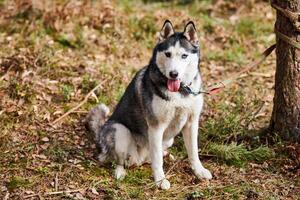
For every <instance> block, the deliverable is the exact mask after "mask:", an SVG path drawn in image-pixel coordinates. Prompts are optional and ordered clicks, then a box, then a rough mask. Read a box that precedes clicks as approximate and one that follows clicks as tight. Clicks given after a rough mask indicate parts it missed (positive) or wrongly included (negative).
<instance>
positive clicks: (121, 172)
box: [115, 165, 126, 180]
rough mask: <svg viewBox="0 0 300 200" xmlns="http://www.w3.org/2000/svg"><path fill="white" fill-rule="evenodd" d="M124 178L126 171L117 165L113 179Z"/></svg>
mask: <svg viewBox="0 0 300 200" xmlns="http://www.w3.org/2000/svg"><path fill="white" fill-rule="evenodd" d="M125 176H126V170H125V169H124V167H123V166H120V165H118V166H117V167H116V169H115V178H116V179H118V180H122V179H124V178H125Z"/></svg>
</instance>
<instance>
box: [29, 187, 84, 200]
mask: <svg viewBox="0 0 300 200" xmlns="http://www.w3.org/2000/svg"><path fill="white" fill-rule="evenodd" d="M82 190H84V189H77V190H63V191H56V192H46V193H44V194H43V196H50V195H57V194H70V193H75V192H81V191H82ZM36 196H41V194H40V193H37V194H31V195H27V196H24V199H28V198H31V197H36Z"/></svg>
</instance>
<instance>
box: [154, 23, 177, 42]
mask: <svg viewBox="0 0 300 200" xmlns="http://www.w3.org/2000/svg"><path fill="white" fill-rule="evenodd" d="M173 34H174V28H173V25H172V23H171V22H170V21H169V20H166V21H165V23H164V25H163V27H162V29H161V31H160V35H159V38H158V41H159V42H162V41H164V40H165V39H167V38H168V37H170V36H171V35H173Z"/></svg>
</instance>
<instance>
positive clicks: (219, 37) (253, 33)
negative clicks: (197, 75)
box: [0, 0, 300, 199]
mask: <svg viewBox="0 0 300 200" xmlns="http://www.w3.org/2000/svg"><path fill="white" fill-rule="evenodd" d="M167 18H168V19H170V20H171V21H172V22H173V23H174V24H175V28H177V29H178V30H181V29H182V28H183V25H184V23H185V22H187V21H188V20H190V19H192V20H194V21H195V24H196V25H197V27H198V31H199V35H200V41H201V50H202V53H201V54H202V64H201V66H200V67H201V71H202V74H203V77H204V79H205V82H206V84H207V85H209V84H211V83H215V82H216V81H218V80H222V79H224V78H225V77H229V76H230V75H231V74H232V73H234V72H235V71H237V70H239V69H240V68H242V67H243V66H244V64H245V63H248V62H250V61H251V60H253V59H255V58H256V57H257V56H258V54H259V52H262V51H263V50H264V48H266V47H267V46H268V45H270V44H272V43H273V42H274V38H275V36H274V34H273V33H272V29H273V28H272V27H273V23H274V20H275V14H274V12H273V11H272V10H271V7H270V6H269V4H268V3H267V2H265V1H253V0H251V1H247V2H246V3H245V2H242V1H223V0H216V1H212V0H204V1H172V2H165V1H155V2H152V1H139V0H137V1H129V0H126V1H116V2H111V1H104V0H103V1H73V0H71V1H66V0H64V1H59V0H56V1H50V0H48V1H47V0H43V1H37V0H22V1H9V0H0V45H1V50H0V67H1V68H0V77H1V78H0V125H1V131H0V197H7V198H9V199H23V198H25V197H26V196H28V195H32V194H39V196H34V197H31V198H30V199H38V198H40V199H43V198H45V199H84V198H86V199H184V198H186V199H297V198H298V199H300V198H299V193H300V189H299V187H300V180H299V174H300V172H299V164H300V161H299V158H298V157H299V149H300V147H299V146H297V145H288V144H285V143H284V142H282V141H281V140H280V139H278V138H276V137H273V141H272V146H271V145H270V144H269V140H267V139H265V138H264V137H261V136H260V135H258V134H257V132H258V131H257V130H260V129H261V128H263V127H266V126H267V125H268V121H269V118H270V115H271V109H272V98H273V85H274V82H273V78H274V66H275V56H274V55H272V56H271V57H270V58H268V59H267V61H266V62H264V64H263V65H261V66H259V67H258V68H257V69H256V70H255V72H254V71H253V72H251V73H250V74H249V75H248V76H245V77H243V78H242V79H240V80H238V81H237V82H236V83H235V84H233V85H231V87H229V88H227V89H225V90H224V91H223V92H221V93H220V94H218V95H215V96H208V97H206V106H205V111H204V113H203V116H202V120H201V130H200V134H201V136H200V137H201V140H200V141H201V142H200V146H201V147H202V148H201V149H202V152H201V157H202V160H204V165H205V166H206V167H207V168H209V169H210V170H211V171H212V172H213V175H214V179H213V180H212V181H210V182H206V181H202V180H198V179H196V178H195V177H194V176H193V174H192V172H191V169H190V168H189V165H188V163H187V160H186V159H184V158H185V156H186V153H185V150H184V148H183V145H182V139H181V138H180V137H178V138H177V142H176V144H175V146H174V147H173V148H172V150H171V151H172V152H173V154H174V155H175V156H176V157H177V159H178V160H179V162H177V161H175V162H174V161H171V160H167V161H166V162H165V171H168V170H170V169H171V170H170V172H169V173H168V176H169V178H170V181H171V184H172V187H171V189H170V190H169V191H160V190H157V189H156V188H155V187H154V185H153V183H152V176H151V170H150V167H149V166H148V165H144V166H142V167H139V168H134V169H131V170H130V171H129V175H128V176H127V177H126V179H125V180H124V181H121V182H118V181H115V180H114V179H113V178H112V176H111V174H112V173H111V172H112V169H113V165H107V166H99V165H98V163H97V162H96V161H95V160H94V158H93V154H94V152H95V149H94V147H93V145H92V144H91V143H90V142H89V141H88V139H87V137H86V134H85V130H84V128H83V126H82V123H81V121H82V119H83V118H84V116H85V113H86V112H87V111H88V110H89V109H90V108H91V107H92V106H95V105H96V104H97V103H98V102H104V103H106V104H108V105H109V107H110V108H113V107H114V106H115V105H116V103H117V101H118V100H119V99H120V97H121V95H122V93H123V92H124V89H125V88H126V85H127V84H128V83H129V81H130V80H131V78H132V76H133V75H134V73H135V72H136V71H137V70H138V69H140V68H141V67H142V66H144V65H146V64H147V63H148V61H149V58H150V56H151V49H152V47H153V46H154V44H155V42H156V36H157V31H158V30H159V29H160V27H161V25H162V23H163V21H164V20H165V19H167ZM102 81H105V84H104V86H103V88H101V89H99V90H97V91H96V97H94V98H92V97H91V98H89V100H88V102H87V103H85V104H84V105H83V106H82V107H81V108H80V109H79V110H77V112H75V113H72V114H71V115H69V116H68V117H66V118H65V119H64V120H63V121H62V123H61V124H59V125H58V126H56V127H52V126H50V123H51V122H53V121H54V120H55V119H57V118H58V117H59V116H61V115H62V114H63V113H65V112H66V111H68V110H69V109H70V108H72V107H74V106H76V105H77V104H78V103H79V102H80V101H82V100H83V99H84V97H85V95H86V94H88V92H89V91H90V90H91V89H92V88H94V87H95V86H96V85H97V84H98V83H100V82H102ZM235 144H238V145H236V146H234V145H235ZM218 145H219V146H218ZM239 145H241V146H239ZM262 145H263V146H264V147H261V146H262ZM213 147H214V148H213ZM220 147H222V148H223V147H224V149H225V150H222V151H221V150H220ZM229 147H230V148H229ZM241 147H242V148H241ZM216 148H217V151H216ZM259 148H265V149H267V150H266V151H264V152H271V154H272V155H273V154H275V156H274V155H273V156H268V157H265V159H261V160H259V162H257V159H256V157H254V158H253V155H258V154H257V152H258V150H257V149H259ZM236 152H238V153H236ZM253 152H254V153H253ZM241 153H242V154H241ZM255 153H256V154H255ZM237 154H238V155H242V156H240V157H238V159H235V158H236V157H235V156H236V155H237ZM228 155H230V156H232V157H230V158H234V159H233V160H232V159H230V160H229V162H228V160H226V158H228ZM243 155H248V156H249V159H243V158H242V157H243ZM261 155H264V154H263V153H262V152H259V156H258V157H259V158H261V157H264V156H261ZM266 155H267V154H266ZM268 155H269V154H268ZM232 161H233V162H232ZM78 189H80V192H74V193H64V194H48V195H47V193H51V192H55V191H68V190H78Z"/></svg>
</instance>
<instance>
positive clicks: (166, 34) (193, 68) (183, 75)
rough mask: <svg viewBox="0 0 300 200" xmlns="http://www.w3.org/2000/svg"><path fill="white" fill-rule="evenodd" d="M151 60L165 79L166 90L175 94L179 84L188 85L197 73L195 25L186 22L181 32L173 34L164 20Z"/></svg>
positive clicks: (198, 58) (197, 48)
mask: <svg viewBox="0 0 300 200" xmlns="http://www.w3.org/2000/svg"><path fill="white" fill-rule="evenodd" d="M153 59H154V60H155V62H156V65H157V66H158V68H159V70H160V71H161V72H162V74H163V75H164V76H165V77H167V79H168V81H167V88H168V90H169V91H171V92H177V91H178V90H179V88H180V83H181V82H183V84H190V83H191V82H192V81H193V79H194V78H195V77H196V75H197V73H198V72H199V69H198V64H199V61H200V55H199V44H198V37H197V32H196V29H195V25H194V23H193V22H192V21H190V22H188V23H187V24H186V26H185V28H184V31H183V32H175V31H174V29H173V26H172V23H171V22H170V21H169V20H166V21H165V23H164V25H163V27H162V30H161V32H160V37H159V42H158V44H157V45H156V48H155V51H154V54H153Z"/></svg>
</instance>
